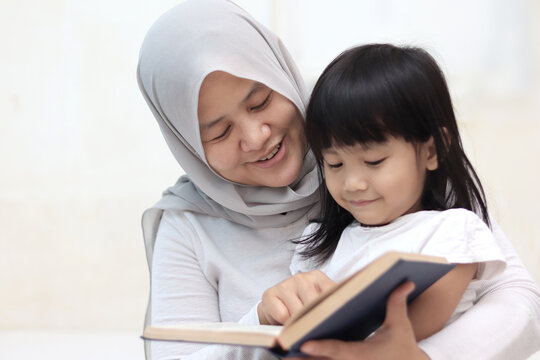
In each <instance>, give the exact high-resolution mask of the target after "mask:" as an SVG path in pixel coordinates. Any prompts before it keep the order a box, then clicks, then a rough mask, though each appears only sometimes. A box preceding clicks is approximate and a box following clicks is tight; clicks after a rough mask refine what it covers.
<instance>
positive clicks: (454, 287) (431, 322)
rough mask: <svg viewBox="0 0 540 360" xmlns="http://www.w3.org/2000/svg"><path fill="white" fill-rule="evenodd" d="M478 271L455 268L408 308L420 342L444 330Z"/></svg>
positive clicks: (464, 266)
mask: <svg viewBox="0 0 540 360" xmlns="http://www.w3.org/2000/svg"><path fill="white" fill-rule="evenodd" d="M477 268H478V266H477V264H458V265H456V267H455V268H454V269H452V271H450V272H449V273H448V274H446V275H445V276H444V277H443V278H441V279H440V280H439V281H437V282H436V283H435V284H433V285H432V286H431V287H429V288H428V289H427V290H426V291H424V292H423V293H422V294H420V296H418V297H417V298H416V299H415V300H414V301H413V302H412V303H411V304H410V305H409V310H408V314H409V319H410V320H411V325H412V328H413V330H414V334H415V337H416V340H417V341H419V340H422V339H425V338H427V337H428V336H431V335H433V334H435V333H436V332H437V331H439V330H441V329H442V328H443V327H444V325H445V324H446V322H447V321H448V319H450V316H451V315H452V313H453V312H454V310H455V309H456V306H457V304H458V303H459V301H460V299H461V297H462V296H463V293H464V292H465V289H467V286H468V285H469V283H470V281H471V280H472V278H473V277H474V275H475V273H476V270H477Z"/></svg>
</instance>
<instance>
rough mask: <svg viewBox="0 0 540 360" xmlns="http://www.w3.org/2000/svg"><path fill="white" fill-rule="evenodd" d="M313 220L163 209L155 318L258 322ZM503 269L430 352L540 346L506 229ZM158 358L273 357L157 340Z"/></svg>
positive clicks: (532, 291) (529, 291) (533, 303)
mask: <svg viewBox="0 0 540 360" xmlns="http://www.w3.org/2000/svg"><path fill="white" fill-rule="evenodd" d="M306 225H307V219H302V220H300V221H297V222H295V223H293V224H291V225H289V226H287V227H282V228H264V229H250V228H247V227H244V226H241V225H238V224H233V223H230V222H228V221H226V220H223V219H218V218H214V217H210V216H205V215H198V214H193V213H189V212H181V211H165V212H164V213H163V217H162V219H161V223H160V226H159V230H158V233H157V238H156V244H155V248H154V257H153V265H152V274H151V296H152V318H151V323H152V324H154V325H164V324H173V323H179V322H187V321H189V322H205V321H238V322H242V323H250V324H257V323H258V318H257V313H256V304H257V303H258V302H259V300H260V298H261V296H262V293H263V292H264V291H265V290H266V289H267V288H269V287H271V286H273V285H275V284H277V283H278V282H280V281H282V280H283V279H285V278H287V277H288V276H290V272H289V264H290V262H291V257H292V255H293V251H294V247H295V246H294V244H292V243H291V242H290V239H294V238H298V237H299V236H300V235H301V234H302V232H303V230H304V228H305V226H306ZM493 231H494V236H495V239H496V240H497V242H498V244H499V246H500V247H501V249H502V252H503V254H504V256H505V257H506V261H507V266H506V268H505V270H504V272H503V273H502V274H501V275H499V276H497V277H495V278H493V279H490V280H488V281H486V283H485V284H483V285H482V286H481V287H480V290H479V291H478V298H479V301H478V303H477V304H476V305H475V306H474V307H473V308H471V309H470V310H469V311H467V312H466V313H465V314H464V315H463V316H461V317H460V318H459V319H458V320H457V321H455V322H453V323H452V324H450V325H449V326H447V327H446V328H445V329H444V330H443V331H441V332H439V333H437V334H435V335H434V336H432V337H430V338H428V339H426V340H424V341H422V342H421V343H420V346H421V347H422V349H423V350H424V351H425V352H426V353H427V354H428V355H429V356H430V357H431V358H432V359H437V360H438V359H469V358H470V359H501V360H502V359H524V358H526V357H527V356H528V355H530V354H532V353H533V352H535V351H537V350H539V349H540V293H539V291H538V288H537V286H536V285H535V284H534V281H533V280H532V278H531V277H530V275H529V274H528V272H527V271H526V270H525V268H524V266H523V264H522V263H521V261H520V259H519V258H518V256H517V254H516V252H515V250H514V249H513V247H512V245H511V244H510V242H509V241H508V240H507V238H506V237H505V236H504V234H503V233H502V231H501V230H500V228H499V227H498V226H497V225H496V224H495V225H494V226H493ZM151 358H152V360H163V359H265V360H266V359H275V358H274V357H273V356H272V355H270V353H268V352H266V351H265V350H262V349H252V348H241V347H229V346H217V345H212V346H206V347H205V346H204V345H201V344H190V343H180V342H158V341H154V342H152V346H151Z"/></svg>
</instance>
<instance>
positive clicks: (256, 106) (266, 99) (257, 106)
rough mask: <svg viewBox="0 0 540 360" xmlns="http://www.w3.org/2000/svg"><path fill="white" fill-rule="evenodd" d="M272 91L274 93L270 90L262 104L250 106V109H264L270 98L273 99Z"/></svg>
mask: <svg viewBox="0 0 540 360" xmlns="http://www.w3.org/2000/svg"><path fill="white" fill-rule="evenodd" d="M272 93H273V91H272V90H270V92H269V93H268V95H267V96H266V97H265V98H264V100H263V101H262V102H261V103H260V104H258V105H255V106H252V107H250V108H249V110H250V111H259V110H262V109H264V108H265V107H266V105H268V103H269V102H270V100H271V99H272Z"/></svg>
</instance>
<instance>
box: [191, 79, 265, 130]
mask: <svg viewBox="0 0 540 360" xmlns="http://www.w3.org/2000/svg"><path fill="white" fill-rule="evenodd" d="M263 88H264V85H263V84H261V83H260V82H255V83H254V84H253V86H251V88H250V89H249V92H248V94H247V95H246V97H245V98H244V99H243V100H242V101H241V103H242V104H244V103H246V102H247V101H248V100H249V98H251V97H252V96H253V95H254V94H255V93H257V92H258V91H259V90H261V89H263ZM223 119H225V115H223V116H220V117H218V118H217V119H214V120H212V121H208V122H205V123H204V124H200V125H199V132H200V133H202V132H204V131H206V130H208V129H210V128H211V127H213V126H214V125H217V124H219V123H220V122H221V121H222V120H223Z"/></svg>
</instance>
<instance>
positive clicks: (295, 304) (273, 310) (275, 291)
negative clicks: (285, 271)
mask: <svg viewBox="0 0 540 360" xmlns="http://www.w3.org/2000/svg"><path fill="white" fill-rule="evenodd" d="M334 284H335V282H334V281H332V280H331V279H330V278H329V277H328V276H326V275H325V274H324V273H322V272H321V271H318V270H315V271H310V272H306V273H299V274H296V275H293V276H291V277H290V278H288V279H286V280H283V281H282V282H280V283H279V284H277V285H275V286H273V287H271V288H270V289H268V290H266V291H265V292H264V294H263V297H262V301H261V303H260V304H259V305H258V307H257V314H258V315H259V322H260V323H261V324H265V325H280V324H283V323H285V321H287V320H288V319H289V318H290V317H291V316H293V315H294V314H296V313H297V312H299V311H300V310H301V309H302V308H303V307H304V305H306V304H308V303H309V302H310V301H311V300H313V299H315V298H316V297H317V296H318V295H319V294H320V293H321V292H323V291H325V290H327V289H329V288H331V287H333V286H334Z"/></svg>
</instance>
